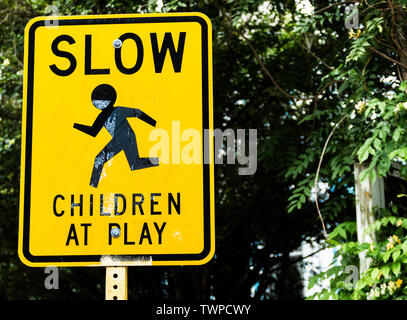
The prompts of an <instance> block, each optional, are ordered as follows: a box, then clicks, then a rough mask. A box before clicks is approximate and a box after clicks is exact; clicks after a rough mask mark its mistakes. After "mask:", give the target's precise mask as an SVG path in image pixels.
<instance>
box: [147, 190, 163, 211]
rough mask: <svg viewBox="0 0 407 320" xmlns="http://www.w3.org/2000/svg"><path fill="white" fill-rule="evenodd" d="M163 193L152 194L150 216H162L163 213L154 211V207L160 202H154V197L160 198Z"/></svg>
mask: <svg viewBox="0 0 407 320" xmlns="http://www.w3.org/2000/svg"><path fill="white" fill-rule="evenodd" d="M160 196H161V193H152V194H151V212H150V214H152V215H153V214H161V211H154V206H155V205H156V204H158V201H154V197H160Z"/></svg>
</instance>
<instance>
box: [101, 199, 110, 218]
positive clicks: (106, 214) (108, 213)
mask: <svg viewBox="0 0 407 320" xmlns="http://www.w3.org/2000/svg"><path fill="white" fill-rule="evenodd" d="M100 215H101V216H110V212H103V194H101V195H100Z"/></svg>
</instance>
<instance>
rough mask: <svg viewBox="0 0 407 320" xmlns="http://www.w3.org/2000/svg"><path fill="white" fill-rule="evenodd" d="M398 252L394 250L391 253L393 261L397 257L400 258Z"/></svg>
mask: <svg viewBox="0 0 407 320" xmlns="http://www.w3.org/2000/svg"><path fill="white" fill-rule="evenodd" d="M400 253H401V252H400V250H396V251H394V252H393V253H392V255H391V257H392V258H393V261H397V259H398V257H399V256H400Z"/></svg>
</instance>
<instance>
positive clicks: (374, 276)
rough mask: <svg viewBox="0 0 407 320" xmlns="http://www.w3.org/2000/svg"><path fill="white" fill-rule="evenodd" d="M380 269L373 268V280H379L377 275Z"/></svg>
mask: <svg viewBox="0 0 407 320" xmlns="http://www.w3.org/2000/svg"><path fill="white" fill-rule="evenodd" d="M379 272H380V270H379V269H378V268H374V269H373V270H372V280H377V276H378V275H379Z"/></svg>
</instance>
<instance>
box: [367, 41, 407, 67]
mask: <svg viewBox="0 0 407 320" xmlns="http://www.w3.org/2000/svg"><path fill="white" fill-rule="evenodd" d="M366 48H367V49H368V50H370V51H372V52H374V53H375V54H377V55H378V56H380V57H382V58H384V59H386V60H388V61H390V62H392V63H395V64H397V65H399V66H400V67H402V68H404V69H406V70H407V65H405V64H404V63H401V62H400V61H397V60H395V59H393V58H390V57H389V56H388V55H386V54H384V53H383V52H380V51H379V50H377V49H376V48H373V47H372V46H368V47H366Z"/></svg>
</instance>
